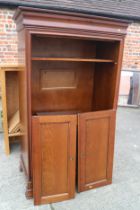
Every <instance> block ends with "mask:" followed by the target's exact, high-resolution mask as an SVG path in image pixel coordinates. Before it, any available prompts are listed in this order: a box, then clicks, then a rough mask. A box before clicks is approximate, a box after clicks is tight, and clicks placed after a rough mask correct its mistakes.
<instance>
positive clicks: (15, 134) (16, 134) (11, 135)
mask: <svg viewBox="0 0 140 210" xmlns="http://www.w3.org/2000/svg"><path fill="white" fill-rule="evenodd" d="M23 135H24V133H21V132H17V133H9V134H8V136H9V137H14V136H23Z"/></svg>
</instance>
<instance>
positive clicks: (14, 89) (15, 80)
mask: <svg viewBox="0 0 140 210" xmlns="http://www.w3.org/2000/svg"><path fill="white" fill-rule="evenodd" d="M22 70H23V69H22V67H21V66H18V65H1V66H0V81H1V96H2V113H3V122H2V123H3V131H4V148H5V154H6V155H9V154H10V143H12V142H13V141H14V140H17V138H18V139H20V138H21V136H22V135H23V134H22V129H21V128H20V113H19V77H18V76H19V72H22ZM16 137H17V138H16Z"/></svg>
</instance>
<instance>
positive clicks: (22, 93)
mask: <svg viewBox="0 0 140 210" xmlns="http://www.w3.org/2000/svg"><path fill="white" fill-rule="evenodd" d="M18 40H19V42H18V43H19V44H18V55H19V65H20V66H22V71H19V73H18V74H19V111H20V121H21V125H22V132H23V133H24V135H23V136H22V137H21V162H22V166H23V169H24V171H25V173H26V175H27V177H29V146H28V145H29V142H28V129H27V80H26V64H25V62H26V61H25V30H21V31H20V32H18Z"/></svg>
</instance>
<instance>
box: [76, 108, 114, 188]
mask: <svg viewBox="0 0 140 210" xmlns="http://www.w3.org/2000/svg"><path fill="white" fill-rule="evenodd" d="M114 116H115V113H114V112H113V111H106V112H105V111H104V112H103V111H102V112H95V113H84V114H79V121H78V126H79V129H78V135H79V137H78V151H79V157H78V189H79V191H84V190H87V189H91V188H94V187H98V186H102V185H106V184H109V183H111V178H112V163H113V145H114V123H115V119H114Z"/></svg>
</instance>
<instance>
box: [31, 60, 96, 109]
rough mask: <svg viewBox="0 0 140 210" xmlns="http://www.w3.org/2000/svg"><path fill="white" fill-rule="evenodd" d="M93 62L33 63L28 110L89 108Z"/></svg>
mask: <svg viewBox="0 0 140 210" xmlns="http://www.w3.org/2000/svg"><path fill="white" fill-rule="evenodd" d="M93 81H94V64H92V63H88V64H87V63H86V64H81V63H74V62H33V65H32V111H33V113H35V112H41V111H68V110H69V111H72V110H75V111H90V110H91V109H92V96H93Z"/></svg>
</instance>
